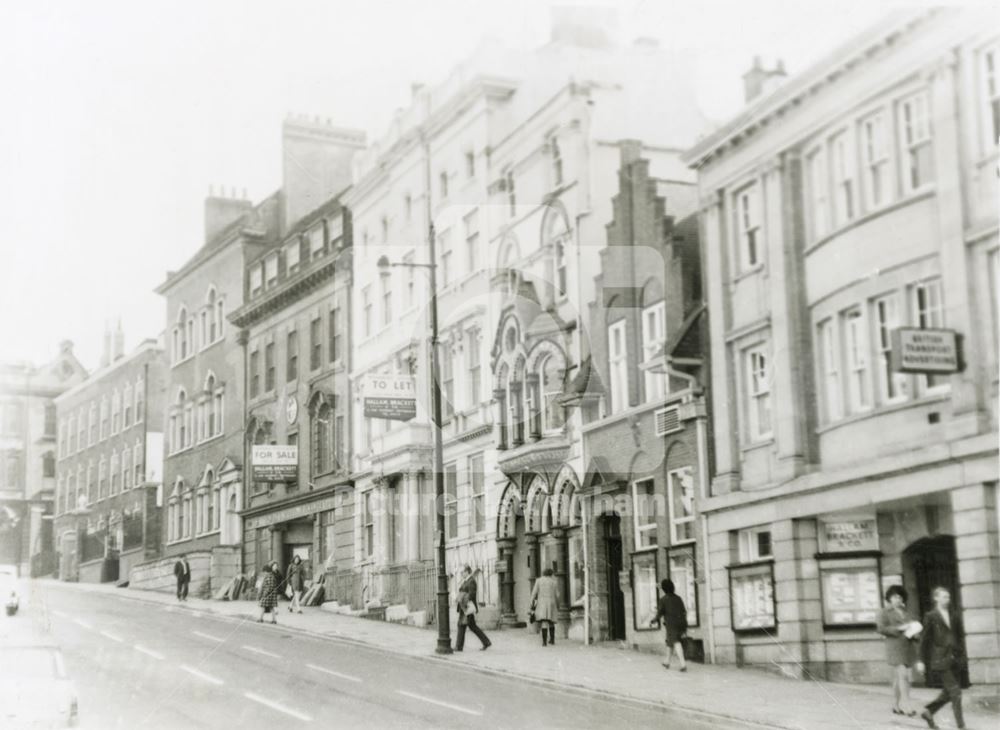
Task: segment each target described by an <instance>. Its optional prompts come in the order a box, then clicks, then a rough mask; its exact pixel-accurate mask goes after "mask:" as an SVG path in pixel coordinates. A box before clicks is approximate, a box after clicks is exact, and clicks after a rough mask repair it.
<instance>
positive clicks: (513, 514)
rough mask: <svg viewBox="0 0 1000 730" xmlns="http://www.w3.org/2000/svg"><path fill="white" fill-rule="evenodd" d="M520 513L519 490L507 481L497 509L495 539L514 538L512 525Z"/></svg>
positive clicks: (513, 526) (511, 482) (513, 525)
mask: <svg viewBox="0 0 1000 730" xmlns="http://www.w3.org/2000/svg"><path fill="white" fill-rule="evenodd" d="M522 513H523V510H522V502H521V489H520V487H518V486H517V485H516V484H515V483H514V482H513V481H508V482H507V486H506V487H505V488H504V491H503V495H501V497H500V503H499V505H498V507H497V537H498V538H504V537H514V536H515V534H516V533H515V524H514V523H515V522H516V521H517V518H518V517H520V516H521V515H522Z"/></svg>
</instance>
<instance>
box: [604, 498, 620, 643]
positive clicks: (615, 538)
mask: <svg viewBox="0 0 1000 730" xmlns="http://www.w3.org/2000/svg"><path fill="white" fill-rule="evenodd" d="M604 543H605V545H606V546H607V561H606V563H605V564H606V565H607V570H608V634H609V636H608V638H609V639H619V640H621V639H624V638H625V594H624V593H622V587H621V582H620V579H619V574H620V573H621V569H622V535H621V518H620V517H618V515H611V516H608V517H605V518H604Z"/></svg>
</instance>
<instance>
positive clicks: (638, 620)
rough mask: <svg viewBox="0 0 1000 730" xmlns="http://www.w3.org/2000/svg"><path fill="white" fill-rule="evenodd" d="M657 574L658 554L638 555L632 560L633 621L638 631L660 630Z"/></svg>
mask: <svg viewBox="0 0 1000 730" xmlns="http://www.w3.org/2000/svg"><path fill="white" fill-rule="evenodd" d="M659 582H660V581H659V577H658V576H657V572H656V553H641V554H636V555H635V556H633V558H632V597H633V601H632V619H633V627H634V628H635V630H636V631H655V630H656V629H658V628H660V622H659V619H658V618H657V616H656V613H657V605H658V597H659V596H658V594H657V590H656V587H657V586H658V585H659Z"/></svg>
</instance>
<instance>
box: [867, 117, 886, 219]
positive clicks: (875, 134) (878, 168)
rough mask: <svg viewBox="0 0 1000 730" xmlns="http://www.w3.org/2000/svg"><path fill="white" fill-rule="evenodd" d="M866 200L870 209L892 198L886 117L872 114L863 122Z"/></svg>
mask: <svg viewBox="0 0 1000 730" xmlns="http://www.w3.org/2000/svg"><path fill="white" fill-rule="evenodd" d="M861 137H862V147H861V152H862V159H863V160H864V169H865V172H864V175H865V180H864V184H865V198H866V201H867V203H868V207H869V208H878V207H879V206H881V205H883V204H885V203H886V202H887V201H888V199H889V196H890V187H889V186H890V183H889V146H888V144H886V134H885V115H884V114H883V113H882V112H877V113H875V114H872V115H871V116H870V117H868V118H867V119H865V120H864V121H862V122H861Z"/></svg>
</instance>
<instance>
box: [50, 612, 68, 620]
mask: <svg viewBox="0 0 1000 730" xmlns="http://www.w3.org/2000/svg"><path fill="white" fill-rule="evenodd" d="M52 615H53V616H58V617H59V618H69V614H68V613H63V612H62V611H55V610H53V611H52Z"/></svg>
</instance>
